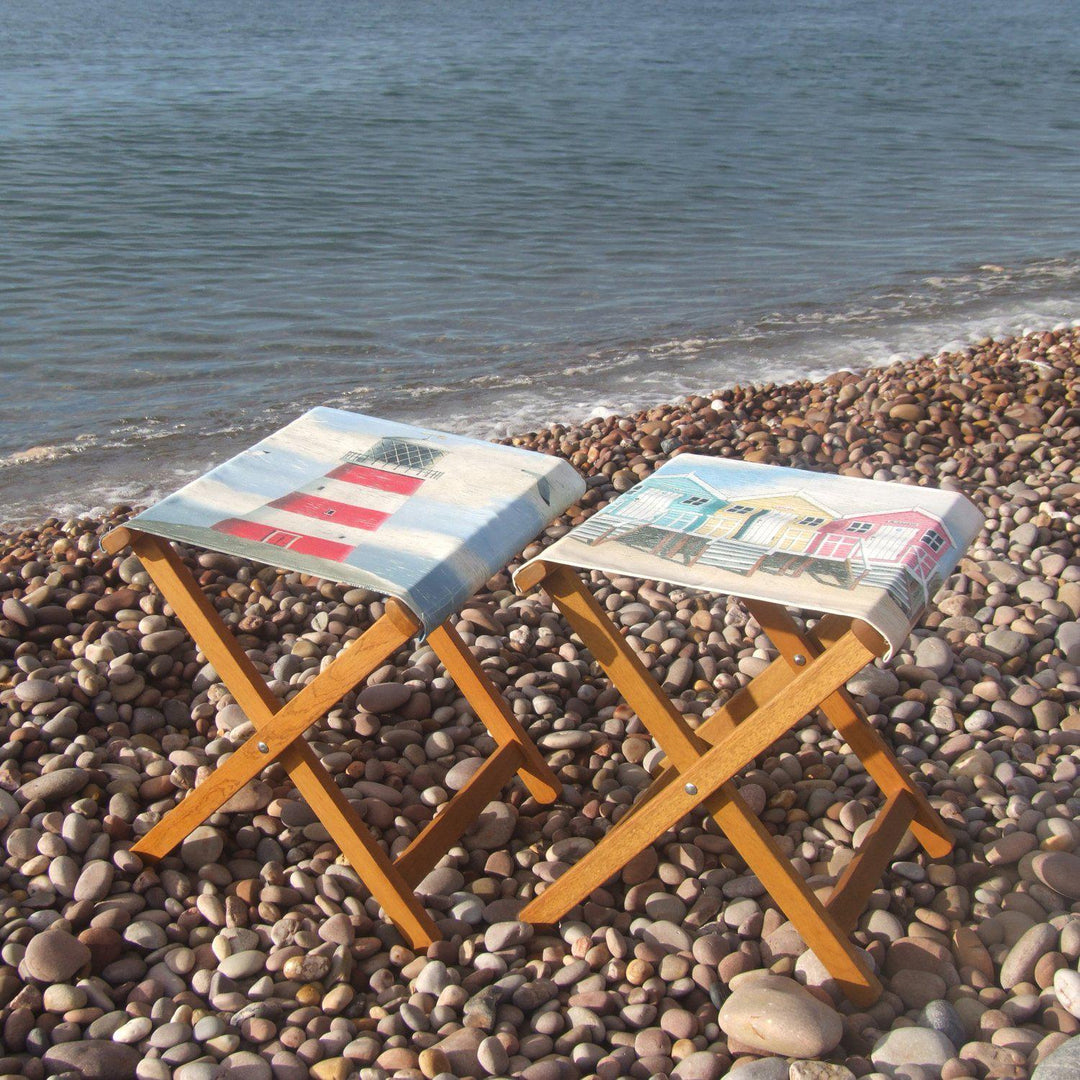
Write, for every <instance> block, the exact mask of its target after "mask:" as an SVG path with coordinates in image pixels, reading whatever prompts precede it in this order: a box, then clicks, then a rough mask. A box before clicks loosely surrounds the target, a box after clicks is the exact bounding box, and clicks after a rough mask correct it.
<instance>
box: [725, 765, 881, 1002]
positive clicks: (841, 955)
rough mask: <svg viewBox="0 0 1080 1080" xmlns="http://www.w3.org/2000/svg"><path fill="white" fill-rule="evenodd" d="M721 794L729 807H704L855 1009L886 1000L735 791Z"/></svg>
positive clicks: (840, 931)
mask: <svg viewBox="0 0 1080 1080" xmlns="http://www.w3.org/2000/svg"><path fill="white" fill-rule="evenodd" d="M719 794H721V795H723V794H726V795H727V796H728V798H727V801H726V803H720V804H714V803H710V802H706V804H705V805H706V807H707V808H708V809H709V811H710V813H712V814H713V817H714V818H715V820H716V823H717V825H719V826H720V828H721V829H722V830H723V832H724V835H725V836H727V838H728V839H729V840H730V841H731V843H732V845H733V846H734V847H735V850H736V851H738V853H739V854H740V855H741V856H742V857H743V859H744V860H745V861H746V865H747V866H748V867H749V868H750V870H751V871H752V872H753V873H754V874H755V875H756V876H757V878H758V880H759V881H760V882H761V884H762V885H764V886H765V888H766V889H767V890H768V893H769V895H770V896H771V897H772V898H773V900H775V901H776V905H777V907H779V908H780V910H781V911H782V912H783V913H784V914H785V915H787V917H788V918H789V919H790V920H791V922H792V925H793V926H794V927H795V929H796V930H798V931H799V934H800V936H801V937H802V939H803V941H805V942H806V944H807V945H808V946H809V947H810V948H811V949H812V950H813V952H814V955H815V956H816V957H817V958H818V959H819V960H820V961H821V962H822V964H823V965H824V966H825V969H826V970H827V971H828V972H829V974H830V975H831V976H832V977H833V978H834V979H835V980H836V982H837V983H838V984H839V986H840V988H841V989H842V990H843V991H844V993H845V994H846V995H847V996H848V997H849V998H850V999H851V1000H852V1001H853V1002H854V1003H855V1004H856V1005H860V1006H863V1007H868V1006H870V1005H872V1004H873V1003H874V1002H875V1001H877V999H878V998H879V997H880V996H881V983H880V982H878V980H877V978H876V977H875V975H874V973H873V972H872V971H871V970H870V968H869V966H868V965H867V963H866V961H865V960H864V959H863V958H862V956H861V955H860V954H859V951H858V950H857V949H856V948H855V946H854V945H852V943H851V941H850V940H849V939H848V936H847V932H846V931H845V929H844V928H843V927H841V925H840V924H839V923H838V922H837V920H836V919H835V918H834V917H833V915H832V914H831V912H829V911H828V909H827V908H826V907H825V906H824V905H823V904H822V902H821V901H820V900H819V899H818V897H817V895H816V894H815V893H814V890H813V889H811V888H810V886H809V885H808V884H807V883H806V879H805V878H803V876H802V875H801V874H800V873H798V872H797V871H796V870H795V867H793V866H792V865H791V862H790V861H789V860H788V859H787V858H786V857H785V856H784V854H783V852H781V850H780V848H779V847H778V846H777V843H776V841H775V840H774V839H773V837H772V836H771V835H770V834H769V830H768V829H766V828H765V825H764V823H763V822H762V821H761V820H760V819H759V818H758V817H757V815H756V814H754V813H752V812H751V810H750V808H749V807H748V806H747V805H746V802H745V800H744V799H743V798H742V796H740V795H739V794H738V792H737V791H736V790H735V787H734V785H733V784H728V785H726V786H725V787H724V788H723V789H721V792H720V793H719ZM713 798H714V799H715V798H716V796H713Z"/></svg>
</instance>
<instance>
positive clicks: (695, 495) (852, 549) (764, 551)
mask: <svg viewBox="0 0 1080 1080" xmlns="http://www.w3.org/2000/svg"><path fill="white" fill-rule="evenodd" d="M579 534H580V535H581V538H582V539H583V540H584V541H585V542H586V543H587V544H589V545H590V546H593V545H597V544H603V543H607V542H617V543H620V544H624V545H626V546H628V547H634V548H638V549H639V550H642V551H648V552H649V553H650V554H653V555H657V556H659V557H660V558H663V559H667V560H669V561H671V562H678V563H682V564H683V565H685V566H693V565H694V564H695V563H697V562H701V564H702V565H703V566H713V567H716V568H718V569H722V570H728V571H731V572H732V573H737V574H740V575H742V576H748V575H751V574H756V573H765V574H777V575H781V576H785V577H792V578H795V577H800V576H802V575H804V574H805V575H807V576H809V577H811V578H813V579H814V580H815V581H818V582H820V583H821V584H823V585H830V586H833V587H838V588H843V589H854V588H855V587H856V586H858V585H859V584H862V583H866V584H868V585H876V586H878V587H880V588H884V589H886V590H887V591H888V592H889V594H890V595H891V596H892V597H893V599H894V600H896V602H897V603H898V604H900V605H901V606H903V607H904V608H905V609H910V608H911V607H912V606H913V605H921V604H923V603H925V602H926V601H927V600H928V599H929V597H930V596H932V595H933V593H934V592H936V590H937V588H938V587H939V586H940V584H941V574H940V571H939V569H938V567H939V565H940V562H941V560H942V558H943V557H944V556H945V555H946V554H947V553H948V552H949V551H950V550H952V549H953V548H954V547H955V542H954V541H953V539H952V537H951V536H950V535H949V533H948V531H947V530H946V528H945V526H944V525H943V524H942V522H941V521H940V519H938V518H937V517H935V516H934V515H932V514H929V513H927V512H926V511H924V510H916V509H905V510H881V511H865V512H863V513H859V514H840V513H838V512H837V511H835V510H833V509H831V508H830V507H828V506H826V505H825V504H824V503H822V502H820V501H819V500H818V499H816V498H814V497H813V496H811V495H808V494H807V493H805V492H803V491H784V492H761V493H758V494H747V493H745V492H740V493H739V495H738V496H737V497H730V496H728V495H725V494H724V493H723V492H721V491H719V490H717V489H716V488H714V487H713V486H712V485H711V484H709V482H708V481H707V480H704V479H703V478H702V477H700V476H698V475H696V474H695V473H687V474H685V475H682V476H658V477H654V478H650V479H649V480H647V481H645V482H644V483H643V484H641V485H640V486H639V487H638V488H635V489H632V491H631V492H630V493H628V494H627V495H625V496H624V497H623V498H621V499H620V500H619V501H618V502H617V503H616V504H615V506H614V508H613V509H605V510H603V511H601V512H600V513H599V514H597V515H596V516H595V517H594V518H592V519H591V521H589V522H587V523H586V524H585V525H582V526H580V527H579Z"/></svg>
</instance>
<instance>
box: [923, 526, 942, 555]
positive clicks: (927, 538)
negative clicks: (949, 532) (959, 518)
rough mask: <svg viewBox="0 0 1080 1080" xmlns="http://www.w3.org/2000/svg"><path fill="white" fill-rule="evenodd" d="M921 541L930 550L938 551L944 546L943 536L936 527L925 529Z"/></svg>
mask: <svg viewBox="0 0 1080 1080" xmlns="http://www.w3.org/2000/svg"><path fill="white" fill-rule="evenodd" d="M922 542H923V543H924V544H925V545H926V546H927V547H928V548H929V549H930V550H931V551H940V550H941V549H942V548H943V547H944V546H945V537H944V536H942V535H941V533H939V532H938V531H937V530H936V529H927V530H926V533H925V535H924V536H923V538H922Z"/></svg>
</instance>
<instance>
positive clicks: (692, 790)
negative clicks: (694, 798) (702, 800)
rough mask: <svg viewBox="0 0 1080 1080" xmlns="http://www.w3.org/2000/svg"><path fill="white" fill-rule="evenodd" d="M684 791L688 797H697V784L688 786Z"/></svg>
mask: <svg viewBox="0 0 1080 1080" xmlns="http://www.w3.org/2000/svg"><path fill="white" fill-rule="evenodd" d="M683 791H685V792H686V794H687V795H696V794H697V784H687V785H686V786H685V787H684V788H683Z"/></svg>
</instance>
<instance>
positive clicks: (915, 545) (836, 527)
mask: <svg viewBox="0 0 1080 1080" xmlns="http://www.w3.org/2000/svg"><path fill="white" fill-rule="evenodd" d="M955 546H956V545H955V541H954V540H953V538H952V537H951V536H950V535H949V532H948V530H947V529H946V528H945V525H944V524H943V523H942V521H941V520H940V518H937V517H935V516H934V515H933V514H929V513H927V512H926V511H925V510H917V509H914V508H912V509H905V510H877V511H866V512H863V513H859V514H849V515H846V516H844V517H840V518H837V519H836V520H835V521H830V522H826V523H825V524H824V525H822V526H821V527H820V528H819V529H818V530H817V533H816V535H815V537H814V539H813V541H812V542H811V543H810V545H809V546H808V547H807V549H806V554H807V556H808V557H810V559H811V562H810V564H809V565H808V569H809V570H810V572H811V573H812V574H815V576H816V573H817V572H819V568H820V567H821V564H822V563H828V562H832V563H842V564H843V565H844V566H846V567H848V568H849V573H851V574H854V575H856V579H857V580H856V583H857V582H859V581H865V582H867V583H868V584H874V585H879V586H881V587H883V588H886V589H888V591H889V592H890V594H892V595H893V597H894V599H896V600H897V602H898V603H902V604H906V605H911V604H913V603H922V602H925V601H926V600H928V599H929V598H930V597H931V596H932V595H933V594H934V592H936V591H937V589H938V587H939V586H940V585H941V573H940V570H939V566H940V564H941V560H942V559H943V558H944V557H945V555H946V554H947V553H948V552H950V551H951V550H952V549H953V548H954V547H955Z"/></svg>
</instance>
